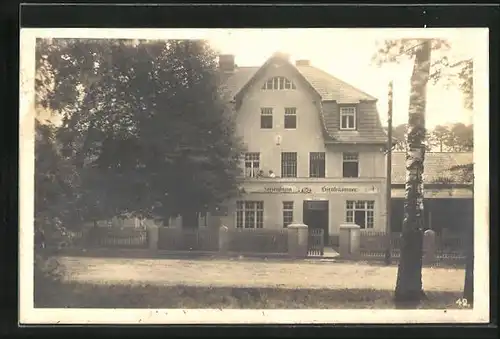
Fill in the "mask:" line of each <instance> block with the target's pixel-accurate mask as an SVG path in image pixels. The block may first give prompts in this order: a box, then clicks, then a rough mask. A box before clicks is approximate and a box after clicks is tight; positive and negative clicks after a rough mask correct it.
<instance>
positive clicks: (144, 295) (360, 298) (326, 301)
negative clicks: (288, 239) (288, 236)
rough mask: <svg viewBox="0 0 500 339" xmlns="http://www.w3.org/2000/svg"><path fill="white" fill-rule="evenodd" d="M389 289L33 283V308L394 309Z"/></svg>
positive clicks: (440, 299) (445, 297) (449, 295)
mask: <svg viewBox="0 0 500 339" xmlns="http://www.w3.org/2000/svg"><path fill="white" fill-rule="evenodd" d="M427 295H428V300H426V301H425V302H424V303H423V304H422V305H421V306H420V307H419V308H425V309H449V308H457V305H456V304H455V301H456V300H457V299H458V298H460V296H461V295H460V293H453V292H428V293H427ZM392 300H393V292H392V291H380V290H371V289H349V290H328V289H296V290H293V289H282V288H244V287H195V286H152V285H136V286H124V285H95V284H81V283H59V282H55V283H53V284H51V286H40V285H36V286H35V307H36V308H188V309H190V308H191V309H192V308H213V309H221V308H229V309H235V308H236V309H237V308H247V309H308V308H315V309H364V308H367V309H393V308H394V304H393V301H392Z"/></svg>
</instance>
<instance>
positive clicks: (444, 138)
mask: <svg viewBox="0 0 500 339" xmlns="http://www.w3.org/2000/svg"><path fill="white" fill-rule="evenodd" d="M431 136H432V140H433V142H434V144H435V145H436V147H437V148H438V150H439V152H443V151H445V150H447V149H448V147H450V145H451V143H452V141H453V138H452V133H451V131H450V129H449V128H448V127H446V126H441V125H437V126H436V127H434V130H433V131H432V133H431Z"/></svg>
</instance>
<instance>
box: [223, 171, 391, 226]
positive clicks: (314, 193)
mask: <svg viewBox="0 0 500 339" xmlns="http://www.w3.org/2000/svg"><path fill="white" fill-rule="evenodd" d="M325 186H328V187H333V186H335V187H343V188H356V189H357V192H354V193H332V192H324V191H323V189H322V188H323V187H325ZM280 187H281V188H289V189H294V191H296V193H265V190H266V188H267V189H269V188H275V189H276V188H280ZM243 188H244V189H245V191H246V193H244V194H243V195H242V196H241V197H240V198H239V199H234V200H233V201H231V202H228V204H227V206H228V215H227V216H225V217H223V218H221V221H222V222H224V224H225V225H226V226H228V227H236V200H250V201H263V202H264V228H274V229H279V228H283V201H293V202H294V221H295V222H303V202H304V201H307V200H328V201H329V204H328V210H329V216H328V224H329V225H328V226H329V233H330V235H338V234H339V228H340V224H343V223H345V222H346V220H345V218H346V201H347V200H372V201H374V203H375V205H374V227H373V229H371V230H374V231H384V229H385V226H386V203H385V199H384V196H385V194H384V192H385V183H384V182H383V180H378V181H373V180H369V181H368V180H367V181H364V182H361V181H358V180H351V181H350V182H346V181H331V180H325V179H322V180H319V179H316V180H299V181H288V182H283V181H281V180H270V179H263V180H262V181H260V182H257V181H254V182H249V183H245V184H244V185H243ZM304 188H308V189H309V190H310V193H298V192H297V191H302V190H303V189H304ZM372 189H374V192H370V191H371V190H372ZM309 190H308V191H307V192H309Z"/></svg>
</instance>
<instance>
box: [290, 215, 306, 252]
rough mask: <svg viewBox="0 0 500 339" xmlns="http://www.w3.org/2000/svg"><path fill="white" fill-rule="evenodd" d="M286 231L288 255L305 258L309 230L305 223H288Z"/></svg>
mask: <svg viewBox="0 0 500 339" xmlns="http://www.w3.org/2000/svg"><path fill="white" fill-rule="evenodd" d="M287 233H288V255H289V256H290V257H291V258H306V257H307V250H308V237H309V231H308V227H307V225H305V224H299V223H297V224H295V223H294V224H290V225H288V227H287Z"/></svg>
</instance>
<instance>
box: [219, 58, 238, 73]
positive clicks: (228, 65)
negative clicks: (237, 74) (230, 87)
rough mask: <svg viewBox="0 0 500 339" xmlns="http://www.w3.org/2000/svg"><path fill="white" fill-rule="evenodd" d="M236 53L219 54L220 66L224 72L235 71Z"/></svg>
mask: <svg viewBox="0 0 500 339" xmlns="http://www.w3.org/2000/svg"><path fill="white" fill-rule="evenodd" d="M235 66H236V65H235V64H234V55H232V54H221V55H219V68H220V70H221V71H223V72H234V69H235Z"/></svg>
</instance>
